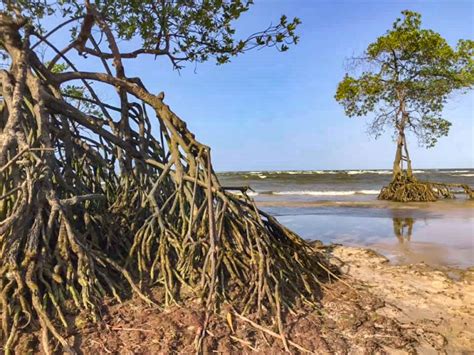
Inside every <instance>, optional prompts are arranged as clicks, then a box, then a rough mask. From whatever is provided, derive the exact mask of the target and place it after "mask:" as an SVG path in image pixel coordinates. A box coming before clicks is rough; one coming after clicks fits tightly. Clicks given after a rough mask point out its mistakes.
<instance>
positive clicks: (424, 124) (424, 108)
mask: <svg viewBox="0 0 474 355" xmlns="http://www.w3.org/2000/svg"><path fill="white" fill-rule="evenodd" d="M402 15H403V18H399V19H397V20H396V21H395V22H394V24H393V27H392V28H391V29H390V30H388V31H387V33H386V34H385V35H383V36H381V37H379V38H377V40H376V41H375V42H374V43H371V44H370V45H369V46H368V47H367V49H366V51H365V52H364V54H363V55H362V56H361V57H358V58H353V59H352V64H353V65H354V71H357V73H356V75H354V76H352V75H349V74H346V75H345V77H344V79H343V80H342V81H341V82H340V83H339V85H338V87H337V92H336V95H335V98H336V100H337V101H338V102H339V103H340V104H341V105H342V106H343V107H344V110H345V112H346V114H347V115H348V116H349V117H354V116H367V115H370V114H371V115H372V118H371V123H370V129H369V131H370V133H372V134H374V135H375V136H376V137H378V136H379V135H380V134H382V133H383V132H384V131H385V129H387V128H389V129H390V130H392V131H393V133H394V136H395V139H396V151H395V159H394V162H393V175H392V180H391V182H390V184H389V185H388V186H386V187H384V188H382V191H381V192H380V195H379V198H380V199H384V200H395V201H402V202H405V201H435V200H437V199H438V198H442V197H452V196H453V195H452V192H451V190H450V188H451V187H455V186H454V185H448V184H441V183H433V182H424V181H419V180H418V179H416V178H415V176H414V175H413V170H412V162H411V159H410V155H409V152H408V146H407V139H406V135H407V133H408V132H410V133H412V134H414V135H415V136H416V137H417V138H418V142H419V143H420V144H421V145H423V146H425V147H428V148H429V147H433V146H434V145H435V144H436V142H437V140H438V139H439V138H440V137H442V136H446V135H447V134H448V132H449V128H450V126H451V122H449V121H448V120H446V119H445V118H443V108H444V105H445V103H446V101H447V100H448V98H449V96H450V95H451V94H452V93H453V92H466V91H468V90H469V89H472V87H473V85H474V57H473V55H474V41H472V40H459V42H458V44H457V46H456V48H453V47H451V46H450V45H449V44H448V43H447V42H446V40H445V39H444V38H443V37H441V35H440V34H439V33H436V32H434V31H432V30H428V29H423V28H421V15H420V14H418V13H416V12H412V11H403V12H402ZM458 187H460V188H462V189H464V190H465V191H466V193H468V194H469V195H470V196H471V197H472V190H471V189H470V188H469V187H468V186H465V185H461V186H458Z"/></svg>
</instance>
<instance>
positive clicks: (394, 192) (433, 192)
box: [378, 172, 474, 202]
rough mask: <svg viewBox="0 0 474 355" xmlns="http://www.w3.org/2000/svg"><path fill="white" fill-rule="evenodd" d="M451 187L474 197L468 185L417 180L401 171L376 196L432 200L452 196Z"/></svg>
mask: <svg viewBox="0 0 474 355" xmlns="http://www.w3.org/2000/svg"><path fill="white" fill-rule="evenodd" d="M453 189H458V190H459V189H461V190H463V191H464V192H465V193H466V194H467V195H468V196H469V198H471V199H473V198H474V191H473V190H472V189H471V188H470V187H469V186H468V185H464V184H448V183H436V182H428V181H419V180H418V179H416V178H415V177H414V176H413V175H411V174H410V175H409V174H406V173H404V172H401V173H399V174H397V175H396V176H395V177H394V178H393V179H392V181H391V182H390V184H388V185H387V186H385V187H383V188H382V190H381V191H380V194H379V195H378V198H379V199H380V200H391V201H397V202H433V201H437V200H439V199H445V198H454V192H453Z"/></svg>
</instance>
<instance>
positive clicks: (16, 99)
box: [0, 8, 327, 354]
mask: <svg viewBox="0 0 474 355" xmlns="http://www.w3.org/2000/svg"><path fill="white" fill-rule="evenodd" d="M89 16H95V17H96V18H95V22H94V23H95V24H97V26H98V28H97V29H96V30H94V31H89V32H88V34H87V35H88V36H89V37H88V40H90V42H91V43H92V44H94V45H95V47H96V53H97V55H96V57H98V59H101V63H102V64H103V65H104V72H103V73H102V72H100V73H96V72H90V71H81V70H80V69H79V68H77V67H76V66H75V65H74V63H72V62H71V61H70V60H69V59H68V57H67V56H66V55H67V54H68V51H69V50H71V49H72V48H74V45H69V46H68V47H67V48H66V49H65V50H58V49H56V48H55V47H54V46H53V45H52V44H51V43H50V42H49V41H48V39H47V38H46V36H42V35H41V34H40V33H37V32H36V31H35V30H34V28H32V27H27V25H25V23H26V22H25V21H20V20H18V19H15V18H13V17H12V16H9V15H8V14H0V46H1V48H2V50H3V51H4V52H5V53H6V55H7V56H8V58H9V61H10V66H9V68H8V69H7V70H0V94H1V106H0V344H2V347H3V349H2V351H3V352H4V353H6V354H9V353H11V352H12V349H13V348H14V346H15V344H16V342H17V340H18V337H19V335H20V333H21V332H22V331H28V330H41V331H39V332H37V334H41V335H40V339H39V341H40V342H41V348H42V349H43V351H44V352H45V353H51V352H53V351H55V350H54V347H55V346H57V345H58V344H59V345H60V346H61V347H62V349H63V350H64V351H67V352H69V353H73V352H74V350H73V349H72V347H71V345H70V344H69V343H70V341H69V338H68V334H70V332H72V331H73V330H74V328H75V327H78V326H80V325H81V321H80V320H81V319H83V316H84V315H86V316H87V317H88V319H89V320H91V321H94V320H97V319H99V316H100V305H101V302H102V301H103V300H104V297H106V296H112V297H114V298H115V299H116V300H117V301H118V302H120V300H121V299H122V298H123V297H124V296H127V295H129V294H131V293H136V294H138V295H139V296H140V297H141V298H142V299H143V300H145V301H147V302H152V300H150V299H149V297H148V296H147V295H146V288H148V287H151V286H157V287H161V288H162V290H163V292H162V293H160V294H162V298H161V299H157V300H156V299H155V300H153V302H155V303H159V304H160V305H161V306H167V305H170V304H172V303H175V302H179V301H180V298H182V297H188V296H189V297H195V298H196V297H197V298H199V299H201V300H202V304H203V309H205V310H206V319H208V317H209V313H211V312H216V311H219V307H220V305H221V304H223V303H224V302H226V303H229V304H230V305H231V306H232V307H233V309H235V311H236V312H238V313H239V314H241V315H242V317H245V315H246V314H257V315H258V316H260V317H259V318H258V319H260V320H261V322H262V324H263V323H265V326H266V327H270V328H273V329H275V330H276V331H277V332H279V333H280V334H281V339H282V341H283V343H284V345H285V347H286V348H288V347H289V346H294V343H292V342H291V341H289V340H286V338H285V335H284V331H283V329H282V317H283V315H284V314H285V312H288V311H291V310H292V308H294V307H296V305H298V304H299V303H301V302H304V303H308V302H310V303H312V304H314V303H315V302H316V301H317V295H318V293H319V292H318V291H319V287H320V285H321V280H322V278H324V277H325V275H326V272H327V270H325V268H324V264H325V261H324V258H323V257H322V256H321V255H320V254H316V253H315V252H314V251H313V250H312V249H311V248H310V247H309V246H308V244H307V243H306V242H304V241H303V240H302V239H301V238H299V237H298V236H297V235H295V234H294V233H292V232H291V231H289V230H288V229H286V228H285V227H283V226H282V225H280V224H279V223H278V222H277V221H276V220H275V219H274V218H273V217H271V216H270V215H268V214H266V213H264V212H262V211H259V210H258V209H257V208H256V207H255V204H254V202H253V201H252V200H251V199H250V198H248V196H247V195H246V193H245V192H243V194H242V195H236V194H233V193H231V192H229V191H227V190H226V189H224V188H222V187H221V185H220V184H219V181H218V179H217V177H216V175H215V173H214V171H213V169H212V164H211V156H210V149H209V148H208V147H207V146H205V145H203V144H201V143H199V142H198V141H197V140H196V139H195V137H194V135H193V134H192V133H191V132H190V131H189V130H188V129H187V127H186V124H185V123H184V122H183V121H182V120H181V119H180V118H179V117H178V116H177V115H176V114H174V113H173V112H172V111H171V110H170V108H169V107H168V106H167V105H166V104H165V103H164V102H163V99H164V95H163V94H159V95H155V94H152V93H150V92H149V91H148V90H147V89H146V88H145V87H144V86H143V85H142V84H141V82H140V80H138V79H128V78H127V77H126V75H125V70H124V67H123V65H122V62H121V57H120V54H119V53H118V52H117V51H118V49H117V45H116V43H115V39H114V37H113V35H112V34H111V31H110V29H108V28H107V25H106V23H105V22H104V21H102V19H101V18H100V16H101V15H100V14H98V13H96V12H95V11H94V10H93V8H91V10H90V11H89ZM91 33H94V34H91ZM94 35H96V36H102V35H104V38H105V39H106V40H107V44H106V45H107V46H108V47H109V48H110V49H111V50H112V52H113V53H114V58H113V59H112V60H113V64H114V65H113V67H114V68H115V71H116V73H115V74H113V73H112V70H111V68H109V64H108V61H107V60H106V59H104V58H101V57H100V55H101V51H100V46H99V45H98V44H97V43H98V42H97V40H96V39H94V37H93V36H94ZM32 39H35V40H36V41H39V42H41V43H42V45H44V46H48V47H49V48H50V50H51V51H53V53H54V55H55V59H54V60H53V62H52V63H50V65H49V66H48V67H47V66H45V65H44V64H43V63H42V61H41V60H40V59H39V57H38V56H37V55H36V53H35V51H34V50H33V49H32V47H31V46H30V40H32ZM86 42H87V39H86V40H85V39H84V38H82V39H81V46H83V45H84V43H86ZM37 43H38V42H37ZM102 45H103V46H104V44H103V43H102ZM34 47H37V46H36V45H35V46H34ZM96 59H97V58H96ZM57 60H63V61H64V62H65V63H66V64H67V65H68V67H69V69H68V70H70V71H66V72H60V73H58V72H55V71H54V70H52V69H51V68H52V67H54V61H57ZM87 62H88V61H87V60H83V61H82V63H81V64H84V63H87ZM92 83H97V84H98V85H101V90H103V92H104V93H105V95H106V96H108V97H110V94H111V93H114V92H115V93H117V94H118V95H117V96H118V98H117V99H116V102H115V104H114V101H113V100H112V101H110V100H109V101H108V102H107V103H106V102H104V100H102V99H101V98H100V95H99V94H98V92H96V91H95V90H94V89H95V86H94V87H93V86H92ZM71 84H74V85H80V86H81V87H82V88H84V90H85V91H84V92H85V94H84V95H77V90H76V91H71V90H69V91H68V90H67V87H68V85H71ZM107 88H109V89H107ZM152 120H155V127H158V128H159V129H158V130H157V131H158V133H159V134H158V137H159V138H155V136H154V135H153V134H152ZM79 314H81V317H79V318H77V317H76V316H77V315H79ZM74 319H76V321H75V322H74V321H73V320H74ZM203 328H205V324H204V327H203ZM205 333H206V331H205V329H203V330H202V333H201V334H200V335H199V336H198V339H197V341H196V343H197V346H198V348H199V346H200V344H201V343H202V337H203V336H204V334H205Z"/></svg>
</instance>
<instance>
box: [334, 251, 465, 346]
mask: <svg viewBox="0 0 474 355" xmlns="http://www.w3.org/2000/svg"><path fill="white" fill-rule="evenodd" d="M328 252H329V253H330V255H331V256H332V257H333V258H332V260H333V262H334V263H337V264H339V265H341V267H342V269H343V270H344V271H345V272H346V273H347V274H348V275H350V276H351V277H353V278H355V279H356V280H359V281H361V282H362V283H363V284H365V285H366V286H368V287H369V288H370V290H371V292H372V293H373V294H375V295H377V296H379V297H380V298H381V299H382V300H383V301H385V306H384V307H383V308H381V309H379V310H378V312H379V313H381V314H383V315H386V316H390V317H393V318H395V319H397V320H398V321H399V322H400V323H402V324H404V325H405V326H406V327H407V329H408V328H410V329H411V330H414V331H415V333H416V334H417V335H418V338H419V341H420V345H419V347H418V349H417V350H418V351H419V352H420V353H433V352H434V349H437V350H438V351H439V352H447V353H449V354H460V353H472V352H474V270H473V269H472V268H471V269H468V270H459V269H452V268H443V267H439V268H433V267H431V266H428V265H426V264H423V263H419V264H413V265H391V264H390V263H389V262H388V260H387V259H386V258H385V257H383V256H381V255H379V254H377V253H375V252H373V251H372V250H370V249H363V248H355V247H345V246H335V247H329V248H328ZM433 348H434V349H433Z"/></svg>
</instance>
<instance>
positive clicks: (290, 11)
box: [125, 0, 474, 171]
mask: <svg viewBox="0 0 474 355" xmlns="http://www.w3.org/2000/svg"><path fill="white" fill-rule="evenodd" d="M255 2H256V4H255V5H254V6H253V8H252V9H251V10H250V11H249V12H248V13H247V14H245V15H244V16H243V17H242V18H241V20H239V22H238V24H237V28H238V30H239V32H240V33H242V34H246V33H252V32H254V31H256V30H261V29H263V28H264V27H266V26H267V25H268V24H269V23H270V22H272V21H274V22H276V21H278V19H279V17H280V15H281V14H286V15H288V17H294V16H297V17H299V18H300V19H301V20H302V25H301V26H300V28H299V30H298V34H299V35H300V37H301V41H300V43H299V44H298V45H297V46H295V47H292V48H291V49H290V50H289V51H288V52H286V53H278V52H277V51H275V50H273V49H263V50H258V51H253V52H249V53H247V54H245V55H242V56H241V57H238V58H235V59H233V61H232V62H231V63H230V64H226V65H224V66H216V65H215V64H212V63H206V64H200V65H198V66H197V68H195V67H194V65H188V68H186V69H185V70H182V71H181V73H178V72H176V71H172V70H171V66H170V64H169V63H168V62H166V61H165V60H158V61H155V60H153V58H145V57H142V58H141V59H140V60H138V61H137V60H135V61H126V63H125V64H126V69H127V75H128V76H140V77H142V78H143V81H144V83H145V85H146V86H147V87H148V88H149V89H150V90H151V91H153V92H160V91H164V92H165V93H166V99H165V101H166V102H167V103H168V104H169V105H170V106H171V108H172V109H173V110H174V111H175V112H176V113H177V114H178V115H180V116H181V117H182V118H183V119H184V120H186V121H187V122H188V125H189V127H190V129H191V130H192V131H193V132H194V133H195V134H196V136H197V138H198V139H199V140H200V141H201V142H203V143H205V144H207V145H210V146H211V147H212V149H213V160H214V166H215V168H216V169H217V170H219V171H228V170H281V169H364V168H390V167H391V165H392V160H393V156H394V150H395V147H394V143H393V141H392V138H391V135H390V133H389V132H388V133H387V134H386V135H384V136H383V137H381V138H379V139H378V140H375V139H374V138H372V137H369V136H368V135H367V133H366V128H367V124H366V121H365V120H364V119H355V118H348V117H346V116H345V115H344V111H343V109H342V107H340V106H339V105H338V104H337V103H336V101H335V100H334V93H335V90H336V86H337V84H338V82H339V81H340V80H341V79H342V77H343V75H344V72H345V59H346V58H348V57H350V56H352V55H355V54H360V53H361V52H362V51H363V50H364V48H366V46H367V45H368V44H369V43H371V42H372V41H374V40H375V39H376V38H377V37H378V36H380V35H382V34H383V33H384V32H385V31H386V30H387V29H388V28H390V26H391V25H392V23H393V21H394V20H395V19H396V18H397V17H398V16H400V11H402V10H404V9H410V10H414V11H417V12H420V13H421V14H422V16H423V26H424V27H426V28H432V29H433V30H435V31H437V32H439V33H441V35H442V36H444V37H445V38H446V39H447V40H448V42H449V43H451V44H453V45H454V44H455V43H456V41H457V40H458V39H459V38H474V2H472V1H448V0H446V1H402V0H397V1H380V0H379V1H375V0H374V1H356V0H352V1H322V0H321V1H319V0H260V1H259V0H256V1H255ZM125 45H126V46H127V47H128V46H129V45H131V44H130V43H128V44H125ZM195 69H196V70H195ZM473 99H474V94H473V93H470V94H468V95H463V96H455V97H454V98H453V99H452V100H451V101H450V103H449V104H448V105H447V106H446V109H445V117H446V118H448V119H449V120H451V121H452V122H453V126H452V129H451V132H450V135H449V136H448V137H445V138H442V139H441V140H440V141H439V143H438V145H437V146H436V147H435V148H432V149H428V150H427V149H424V148H420V147H418V146H417V142H416V140H414V139H411V141H410V142H409V147H410V149H411V156H412V159H413V162H414V166H415V168H431V167H433V168H448V167H474V146H473V145H474V143H473V137H474V114H473V108H474V104H473V101H474V100H473Z"/></svg>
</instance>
